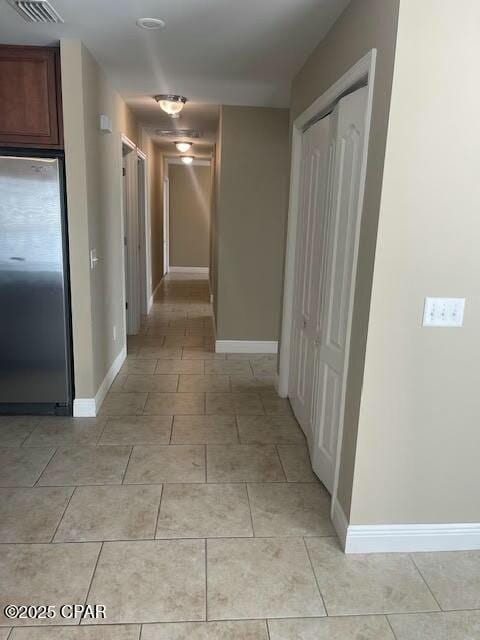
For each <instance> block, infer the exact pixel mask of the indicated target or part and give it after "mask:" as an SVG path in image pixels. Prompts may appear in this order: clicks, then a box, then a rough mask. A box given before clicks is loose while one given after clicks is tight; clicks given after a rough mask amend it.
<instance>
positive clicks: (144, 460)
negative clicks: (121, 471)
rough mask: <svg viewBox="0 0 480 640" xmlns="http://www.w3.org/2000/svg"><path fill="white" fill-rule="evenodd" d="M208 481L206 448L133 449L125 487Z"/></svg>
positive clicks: (170, 446)
mask: <svg viewBox="0 0 480 640" xmlns="http://www.w3.org/2000/svg"><path fill="white" fill-rule="evenodd" d="M160 482H205V448H204V447H203V446H199V445H198V446H189V445H169V446H165V447H154V446H149V447H143V446H139V447H134V448H133V453H132V456H131V458H130V462H129V465H128V469H127V473H126V474H125V484H148V483H160Z"/></svg>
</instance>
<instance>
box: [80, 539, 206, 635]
mask: <svg viewBox="0 0 480 640" xmlns="http://www.w3.org/2000/svg"><path fill="white" fill-rule="evenodd" d="M132 587H134V588H132ZM88 602H90V603H92V604H93V603H98V602H101V603H102V604H104V605H105V606H106V609H107V612H108V620H105V622H108V624H111V623H116V622H117V623H118V622H125V623H126V622H175V621H182V620H191V621H194V620H204V619H205V543H204V541H203V540H156V541H146V542H106V543H105V544H104V545H103V549H102V553H101V555H100V558H99V561H98V565H97V569H96V571H95V576H94V578H93V582H92V587H91V589H90V594H89V597H88Z"/></svg>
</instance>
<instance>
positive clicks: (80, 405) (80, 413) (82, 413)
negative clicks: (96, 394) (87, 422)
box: [73, 398, 97, 418]
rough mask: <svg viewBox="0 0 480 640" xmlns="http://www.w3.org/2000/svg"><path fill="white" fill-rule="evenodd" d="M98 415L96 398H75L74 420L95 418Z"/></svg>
mask: <svg viewBox="0 0 480 640" xmlns="http://www.w3.org/2000/svg"><path fill="white" fill-rule="evenodd" d="M96 415H97V413H96V408H95V398H75V400H74V401H73V417H74V418H94V417H95V416H96Z"/></svg>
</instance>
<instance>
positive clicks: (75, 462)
mask: <svg viewBox="0 0 480 640" xmlns="http://www.w3.org/2000/svg"><path fill="white" fill-rule="evenodd" d="M32 451H33V449H32ZM130 452H131V447H127V446H109V447H100V446H98V447H61V448H60V449H57V452H56V453H55V455H54V456H53V458H52V460H51V462H50V463H49V464H48V466H47V468H46V469H45V471H44V472H43V474H42V476H41V478H40V480H39V481H38V485H39V486H44V487H58V486H75V485H81V484H121V482H122V478H123V474H124V472H125V468H126V466H127V462H128V458H129V456H130Z"/></svg>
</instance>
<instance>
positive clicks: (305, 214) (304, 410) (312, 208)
mask: <svg viewBox="0 0 480 640" xmlns="http://www.w3.org/2000/svg"><path fill="white" fill-rule="evenodd" d="M330 137H331V117H330V116H327V117H326V118H324V119H323V120H320V121H319V122H317V123H316V124H314V125H313V126H312V127H310V129H308V130H307V131H306V132H305V134H304V135H303V152H302V174H301V175H302V185H301V193H300V210H299V221H298V229H299V232H298V239H297V249H296V269H295V273H296V278H295V280H296V282H295V302H294V318H293V340H292V367H291V375H290V382H289V397H290V402H291V404H292V408H293V411H294V413H295V415H296V417H297V420H298V421H299V423H300V425H301V427H302V429H303V431H304V432H305V434H306V436H307V438H308V439H309V441H312V436H313V430H312V397H313V382H314V381H313V375H312V374H313V365H314V358H315V349H316V341H317V337H318V335H317V332H318V327H317V322H316V315H317V314H316V309H317V307H318V294H319V290H318V285H317V280H318V273H319V271H320V264H321V262H322V255H321V253H320V252H319V251H318V238H319V230H320V227H321V217H322V213H323V210H324V206H325V205H324V203H325V199H326V193H327V182H328V175H327V174H328V171H327V165H328V157H329V139H330Z"/></svg>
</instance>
